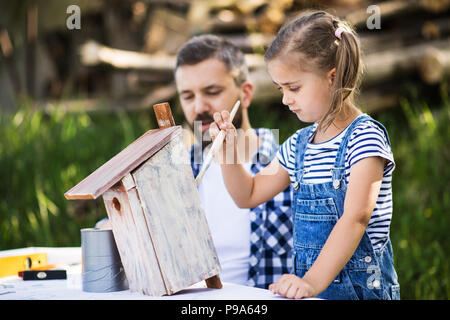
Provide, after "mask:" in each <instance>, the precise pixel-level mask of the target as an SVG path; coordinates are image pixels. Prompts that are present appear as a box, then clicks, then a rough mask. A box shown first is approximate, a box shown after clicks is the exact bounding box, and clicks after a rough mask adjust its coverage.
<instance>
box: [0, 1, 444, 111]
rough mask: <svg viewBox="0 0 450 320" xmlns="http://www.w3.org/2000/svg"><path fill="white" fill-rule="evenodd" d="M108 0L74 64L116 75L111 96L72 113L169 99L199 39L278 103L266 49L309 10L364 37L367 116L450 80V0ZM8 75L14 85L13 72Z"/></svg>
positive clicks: (260, 97) (264, 97)
mask: <svg viewBox="0 0 450 320" xmlns="http://www.w3.org/2000/svg"><path fill="white" fill-rule="evenodd" d="M101 2H102V3H103V4H104V8H105V10H98V11H97V15H96V16H95V17H97V18H98V15H102V16H103V18H102V19H103V28H104V31H105V34H106V37H103V38H102V37H97V38H95V37H88V36H84V37H79V38H78V39H77V48H78V49H77V56H76V58H77V59H78V63H79V65H80V69H82V70H83V72H84V74H88V75H89V74H92V73H94V72H101V76H102V77H108V78H109V80H108V81H107V82H106V83H108V85H107V86H106V88H107V90H108V91H109V92H106V93H105V92H101V90H104V89H105V85H103V86H102V87H100V89H101V90H98V92H96V91H95V89H94V90H93V91H94V92H91V93H90V94H89V95H90V97H91V98H89V100H86V101H84V102H86V103H85V104H83V101H81V102H78V103H77V102H75V101H70V100H68V101H66V103H65V105H66V106H67V108H68V109H72V108H74V109H77V105H78V106H79V105H84V106H85V107H86V106H94V105H96V103H97V102H98V101H99V99H100V98H96V97H102V96H109V97H111V101H109V102H105V103H106V104H108V105H110V106H111V108H112V109H114V108H115V107H113V106H117V107H125V108H131V109H133V108H134V109H136V108H137V109H142V108H147V107H151V106H152V105H153V104H154V103H156V102H159V101H162V100H165V101H170V100H172V99H173V98H174V97H176V90H175V86H174V83H173V67H174V61H175V54H176V51H177V50H178V48H179V47H180V46H181V45H182V44H183V43H184V42H185V41H187V40H188V39H189V38H191V37H192V36H193V35H198V34H202V33H214V34H217V35H221V36H223V37H225V38H228V39H229V40H230V41H232V42H234V43H235V44H236V45H238V46H239V47H241V48H242V50H243V51H244V52H245V54H246V58H247V61H248V63H249V67H250V77H251V79H252V81H254V83H255V87H256V90H255V100H256V101H264V102H266V103H267V102H273V103H276V102H278V103H279V101H280V93H279V92H278V90H276V89H275V87H274V86H273V84H272V81H271V79H270V78H269V76H268V74H267V71H266V70H265V65H264V61H263V54H264V51H265V49H266V48H267V46H268V45H269V44H270V42H271V41H272V40H273V38H274V36H275V34H276V32H277V30H279V28H280V27H281V25H282V24H283V23H285V22H286V21H287V20H288V19H291V18H293V17H294V16H295V15H296V14H297V13H299V12H301V11H302V10H306V9H311V8H315V9H325V10H327V11H330V12H332V13H334V14H336V15H337V16H339V17H341V18H344V19H346V20H347V21H349V22H350V23H351V24H352V25H353V26H354V28H355V29H356V31H357V32H358V34H359V35H360V38H361V44H362V48H363V61H364V68H365V69H364V77H363V81H362V87H361V94H360V97H359V104H360V106H361V107H362V108H363V109H364V110H365V111H367V112H375V111H377V110H382V109H384V108H389V107H395V106H397V105H398V98H399V96H401V95H402V88H403V86H402V83H405V82H407V81H409V79H411V81H414V82H418V83H421V84H422V85H424V86H433V85H436V84H438V83H439V82H441V81H442V80H444V79H445V78H447V77H448V75H449V74H450V41H449V35H450V15H449V11H450V1H449V0H411V1H410V0H385V1H377V2H375V3H374V2H373V1H368V0H319V1H309V0H246V1H243V0H210V1H204V0H182V1H176V0H156V1H155V0H151V1H150V0H127V1H112V2H108V3H107V4H106V1H101ZM373 5H375V6H376V7H373ZM374 8H375V9H374ZM369 9H370V10H369ZM374 10H375V11H374ZM374 13H379V22H380V25H379V28H375V29H373V28H369V23H368V19H369V18H370V17H371V15H373V14H374ZM94 34H95V33H94ZM0 35H1V36H0V40H1V41H0V43H1V44H2V46H1V48H2V50H3V51H5V52H4V53H3V54H4V56H5V57H9V55H10V52H11V50H10V49H8V48H9V47H8V41H7V38H6V37H5V35H4V33H0ZM8 50H9V51H8ZM8 59H9V58H8ZM9 73H10V74H11V79H13V80H14V71H9ZM78 81H81V82H83V80H82V79H81V80H78ZM16 82H17V81H16ZM101 83H104V82H101ZM94 87H95V86H94ZM91 91H92V90H91ZM102 99H103V98H102Z"/></svg>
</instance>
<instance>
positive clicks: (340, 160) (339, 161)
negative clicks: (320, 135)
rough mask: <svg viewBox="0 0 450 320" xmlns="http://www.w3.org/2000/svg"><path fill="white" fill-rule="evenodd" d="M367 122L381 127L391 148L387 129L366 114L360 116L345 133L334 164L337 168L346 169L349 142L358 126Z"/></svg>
mask: <svg viewBox="0 0 450 320" xmlns="http://www.w3.org/2000/svg"><path fill="white" fill-rule="evenodd" d="M367 120H369V121H372V122H373V123H375V124H376V125H378V127H380V128H381V129H382V130H383V132H384V135H385V136H386V140H387V143H388V144H389V146H391V142H390V140H389V135H388V132H387V130H386V128H385V127H384V126H383V125H382V124H381V123H380V122H378V121H376V120H375V119H373V118H372V117H371V116H369V115H367V114H365V113H364V114H362V115H360V116H358V117H357V118H356V119H355V120H353V122H352V123H351V124H350V126H349V127H348V129H347V132H346V133H345V136H344V137H343V138H342V141H341V144H340V146H339V149H338V152H337V154H336V161H335V163H334V167H335V168H343V167H345V154H346V151H347V146H348V142H349V141H350V136H351V134H352V132H353V130H354V129H355V128H356V126H358V124H360V123H361V122H362V121H367Z"/></svg>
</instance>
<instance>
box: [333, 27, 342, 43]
mask: <svg viewBox="0 0 450 320" xmlns="http://www.w3.org/2000/svg"><path fill="white" fill-rule="evenodd" d="M344 31H345V29H344V28H343V27H339V28H337V29H336V31H335V32H334V35H335V36H336V38H338V39H339V40H341V35H342V32H344Z"/></svg>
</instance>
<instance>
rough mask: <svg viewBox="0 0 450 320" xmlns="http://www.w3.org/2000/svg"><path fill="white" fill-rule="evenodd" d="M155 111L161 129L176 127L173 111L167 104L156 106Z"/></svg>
mask: <svg viewBox="0 0 450 320" xmlns="http://www.w3.org/2000/svg"><path fill="white" fill-rule="evenodd" d="M153 110H154V111H155V116H156V120H157V122H158V126H159V127H160V128H168V127H172V126H174V125H175V121H174V120H173V116H172V111H171V110H170V106H169V104H168V103H167V102H164V103H159V104H155V105H154V106H153Z"/></svg>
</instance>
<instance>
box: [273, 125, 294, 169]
mask: <svg viewBox="0 0 450 320" xmlns="http://www.w3.org/2000/svg"><path fill="white" fill-rule="evenodd" d="M299 132H300V130H298V131H297V132H295V133H294V134H293V135H292V136H290V137H289V138H288V139H287V140H286V141H285V142H284V143H283V144H282V145H281V146H280V148H279V149H278V152H277V159H278V161H279V162H280V164H281V165H282V166H283V168H285V169H286V171H287V172H288V173H289V175H290V176H291V175H294V171H295V148H296V146H297V138H298V133H299Z"/></svg>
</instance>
